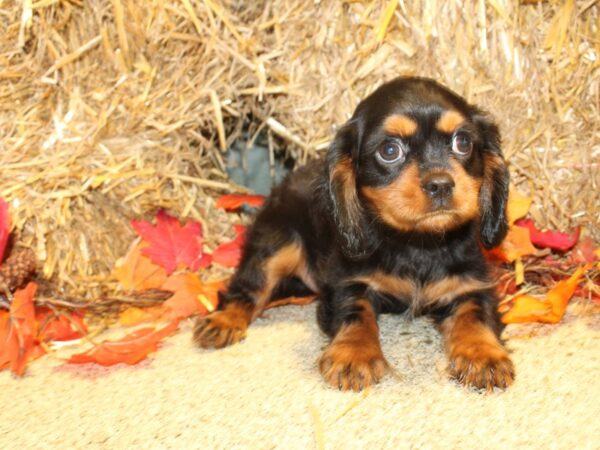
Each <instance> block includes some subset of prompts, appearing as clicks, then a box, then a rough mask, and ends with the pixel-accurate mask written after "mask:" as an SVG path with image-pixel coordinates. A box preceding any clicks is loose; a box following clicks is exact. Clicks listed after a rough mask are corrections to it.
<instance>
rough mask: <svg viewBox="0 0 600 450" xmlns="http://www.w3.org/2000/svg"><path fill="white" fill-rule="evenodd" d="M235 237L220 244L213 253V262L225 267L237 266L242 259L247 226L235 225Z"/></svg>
mask: <svg viewBox="0 0 600 450" xmlns="http://www.w3.org/2000/svg"><path fill="white" fill-rule="evenodd" d="M234 229H235V232H236V237H235V239H233V240H231V241H229V242H225V243H223V244H221V245H219V246H218V247H217V248H216V249H215V251H214V252H213V253H212V258H213V262H216V263H218V264H220V265H222V266H225V267H237V266H238V265H239V264H240V260H241V259H242V247H243V246H244V241H245V240H246V239H245V232H246V227H244V226H243V225H234Z"/></svg>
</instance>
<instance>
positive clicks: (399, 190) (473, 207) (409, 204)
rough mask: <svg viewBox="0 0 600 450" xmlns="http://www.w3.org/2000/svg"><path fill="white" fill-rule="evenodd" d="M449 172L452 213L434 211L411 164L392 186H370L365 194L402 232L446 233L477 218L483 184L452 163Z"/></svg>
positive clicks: (385, 218) (455, 163)
mask: <svg viewBox="0 0 600 450" xmlns="http://www.w3.org/2000/svg"><path fill="white" fill-rule="evenodd" d="M450 164H451V167H452V170H451V171H450V172H449V173H450V175H451V176H452V178H453V179H454V183H455V188H454V192H453V198H452V211H450V212H448V213H439V212H430V211H429V208H430V207H431V206H430V205H431V204H430V201H429V199H428V198H427V196H426V194H425V193H424V192H423V190H422V189H421V180H420V177H419V169H418V167H417V165H416V164H415V163H411V164H410V165H409V166H408V167H406V169H404V170H403V171H402V173H401V174H400V176H399V177H398V178H397V179H396V180H395V181H393V182H392V183H391V184H389V185H387V186H383V187H371V186H366V187H364V188H362V190H361V192H362V193H363V195H364V196H365V198H366V199H367V200H368V201H369V202H370V203H371V205H372V207H373V208H374V209H375V211H376V212H377V213H378V214H379V217H381V219H382V220H383V221H384V222H385V223H387V224H388V225H390V226H392V227H394V228H396V229H397V230H400V231H413V230H414V231H421V232H431V231H434V232H442V231H446V230H450V229H452V228H454V227H456V226H458V225H460V224H462V223H465V222H467V221H468V220H472V219H474V218H476V217H477V216H478V214H479V203H478V194H479V190H480V186H481V181H480V180H478V179H476V178H474V177H472V176H470V175H469V174H468V173H467V172H466V171H465V169H464V168H463V167H462V165H461V164H460V163H459V162H457V161H454V160H452V161H451V163H450Z"/></svg>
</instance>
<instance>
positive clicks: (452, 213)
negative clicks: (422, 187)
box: [419, 208, 459, 222]
mask: <svg viewBox="0 0 600 450" xmlns="http://www.w3.org/2000/svg"><path fill="white" fill-rule="evenodd" d="M458 215H459V214H458V211H457V210H455V209H447V208H443V209H436V210H435V211H429V212H427V213H425V214H423V215H422V216H421V217H420V218H419V222H421V221H423V220H427V219H432V218H437V217H458Z"/></svg>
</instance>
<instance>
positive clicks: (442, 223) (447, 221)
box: [416, 209, 461, 232]
mask: <svg viewBox="0 0 600 450" xmlns="http://www.w3.org/2000/svg"><path fill="white" fill-rule="evenodd" d="M460 223H461V216H460V214H459V212H458V211H457V210H455V209H438V210H435V211H430V212H427V213H425V214H423V215H422V216H421V217H419V218H418V219H417V221H416V228H417V229H421V230H422V231H432V232H444V231H448V230H450V229H452V228H454V227H456V226H457V225H458V224H460Z"/></svg>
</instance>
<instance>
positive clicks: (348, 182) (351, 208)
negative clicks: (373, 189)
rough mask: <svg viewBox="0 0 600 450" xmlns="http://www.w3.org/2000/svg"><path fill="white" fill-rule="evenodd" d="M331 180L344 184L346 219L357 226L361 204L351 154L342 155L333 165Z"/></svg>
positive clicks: (333, 182)
mask: <svg viewBox="0 0 600 450" xmlns="http://www.w3.org/2000/svg"><path fill="white" fill-rule="evenodd" d="M329 179H330V182H331V183H332V184H334V185H341V186H342V197H343V198H342V202H343V203H344V209H343V210H344V211H345V213H346V214H347V217H345V219H347V220H348V222H349V224H350V225H351V226H357V224H358V220H359V217H360V214H361V206H360V202H359V200H358V195H357V192H356V178H355V175H354V170H353V168H352V159H351V158H350V157H349V156H344V157H342V158H341V159H340V160H339V161H338V162H337V164H336V165H335V166H334V167H333V169H332V170H331V172H330V174H329Z"/></svg>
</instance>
